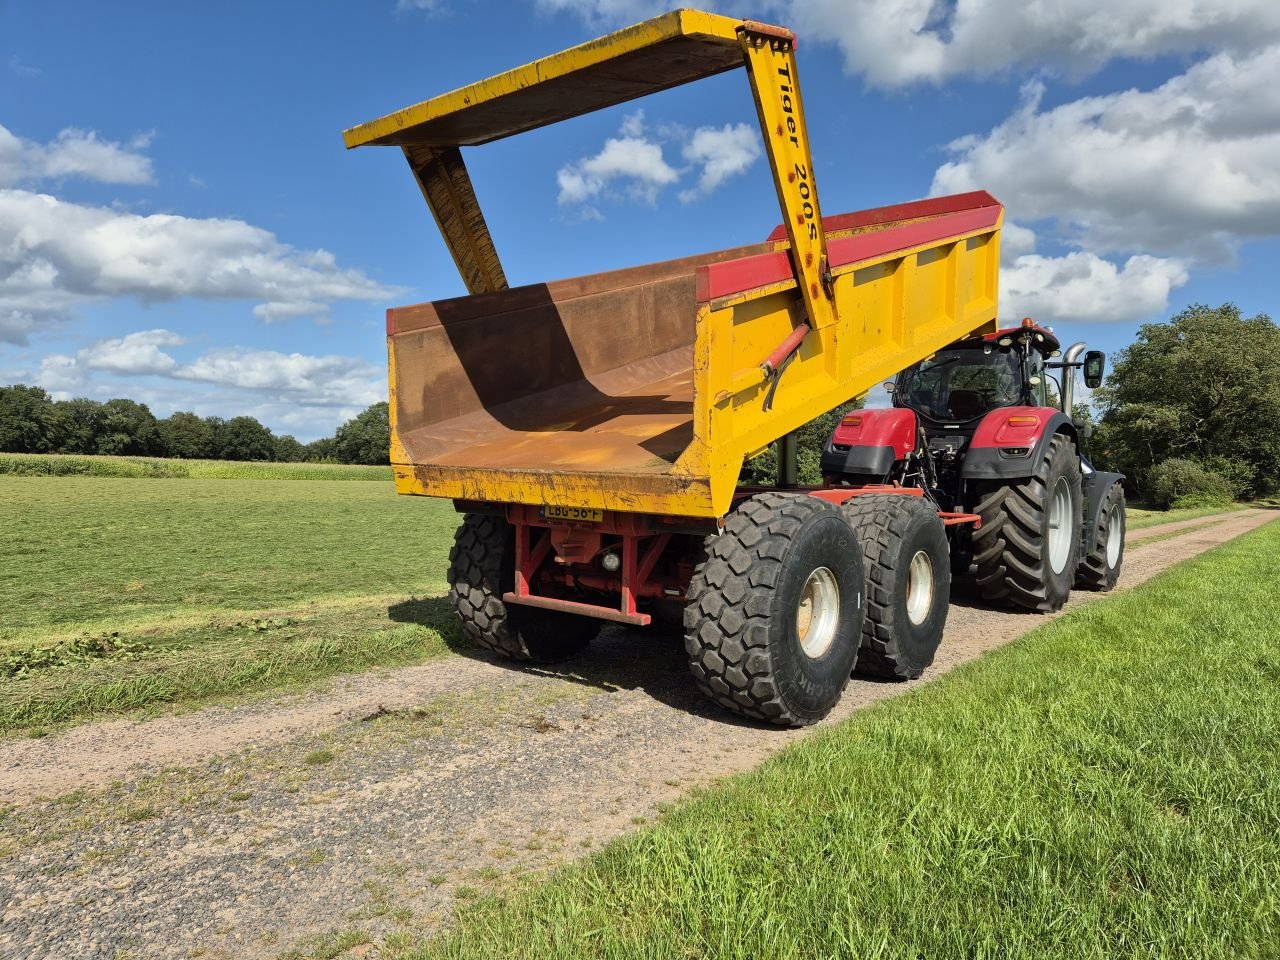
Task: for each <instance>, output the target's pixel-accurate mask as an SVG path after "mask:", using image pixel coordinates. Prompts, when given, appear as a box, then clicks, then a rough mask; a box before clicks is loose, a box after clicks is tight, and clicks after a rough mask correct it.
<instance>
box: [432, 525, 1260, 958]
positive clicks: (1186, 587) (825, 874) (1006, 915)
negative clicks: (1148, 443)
mask: <svg viewBox="0 0 1280 960" xmlns="http://www.w3.org/2000/svg"><path fill="white" fill-rule="evenodd" d="M1277 582H1280V523H1273V524H1271V525H1269V526H1268V527H1265V528H1263V529H1262V530H1260V531H1257V532H1255V533H1253V534H1250V535H1247V536H1246V537H1244V538H1242V539H1241V540H1239V541H1236V542H1234V543H1232V544H1230V545H1228V546H1226V547H1223V548H1220V549H1218V550H1215V551H1213V552H1211V553H1209V554H1206V555H1204V556H1202V557H1200V558H1198V559H1196V560H1192V561H1190V562H1188V563H1187V564H1184V565H1183V566H1180V567H1178V568H1175V569H1174V570H1172V571H1170V572H1168V573H1166V574H1164V575H1162V576H1160V577H1158V578H1156V579H1155V580H1153V581H1151V582H1150V583H1149V584H1147V585H1146V586H1144V587H1142V588H1140V589H1139V590H1137V591H1135V592H1132V593H1128V594H1121V595H1119V596H1117V597H1114V598H1111V599H1108V600H1106V601H1103V602H1101V603H1098V604H1095V605H1092V606H1089V607H1087V608H1085V609H1083V610H1081V611H1079V612H1077V613H1074V614H1070V615H1068V616H1067V617H1064V618H1063V619H1061V620H1058V621H1055V622H1053V623H1050V624H1048V625H1046V626H1045V627H1043V628H1041V629H1040V630H1038V631H1036V632H1035V633H1033V634H1030V635H1029V636H1027V637H1025V638H1024V639H1023V640H1021V641H1018V642H1017V643H1015V644H1014V645H1012V646H1011V647H1008V648H1005V649H1004V650H1001V651H998V652H996V653H993V654H991V655H989V656H988V657H986V658H984V659H983V660H980V661H977V662H975V663H972V664H970V665H968V666H966V667H962V668H960V669H958V670H957V671H955V672H954V673H952V674H950V675H948V676H946V677H943V678H941V679H939V680H938V681H936V682H934V683H931V684H929V685H927V686H923V687H921V688H920V689H919V690H918V691H916V692H914V693H913V694H911V695H908V696H905V697H901V698H897V699H895V700H891V701H888V702H884V703H881V704H879V705H877V706H874V707H871V708H869V709H867V710H865V711H862V712H860V713H858V714H855V715H854V716H853V717H852V718H850V719H849V720H847V721H845V722H844V723H842V724H839V725H837V726H834V727H832V728H830V729H828V730H826V731H823V732H820V733H818V734H816V735H814V736H812V737H810V738H807V739H806V740H804V741H801V742H800V743H799V744H797V745H795V746H794V747H792V748H790V749H788V750H786V751H784V752H783V753H782V754H780V755H779V756H778V757H776V758H775V759H774V760H772V761H770V762H768V763H766V764H765V765H764V766H763V767H762V768H760V769H759V770H757V771H755V772H753V773H751V774H747V775H744V776H740V777H737V778H734V779H733V780H731V781H729V782H727V783H726V784H724V785H723V786H720V787H716V788H714V789H710V790H707V791H705V792H703V793H702V794H700V795H698V796H697V797H695V798H694V799H693V800H691V801H689V802H687V803H684V804H682V805H680V806H679V807H677V808H676V809H675V811H674V812H671V813H668V814H667V815H665V816H664V817H663V818H662V819H661V820H660V821H659V822H658V824H657V825H656V826H654V827H652V828H650V829H647V830H644V831H642V832H640V833H639V834H637V835H634V836H632V837H630V838H628V839H625V840H623V841H620V842H617V843H613V844H610V845H609V846H608V847H606V848H605V849H604V850H602V851H601V852H600V853H599V854H597V855H596V856H595V857H593V858H592V859H591V860H589V861H587V862H586V863H585V864H583V865H579V866H576V867H571V868H568V869H565V870H563V871H561V872H560V873H558V874H557V875H556V876H554V877H553V878H552V879H551V880H550V881H548V882H545V883H543V884H540V885H535V886H531V887H528V888H527V889H525V890H524V891H523V892H522V893H519V894H517V895H514V896H509V897H505V898H503V897H499V898H484V899H479V900H474V901H472V902H470V903H464V904H462V905H461V908H460V909H461V912H460V918H459V923H458V926H457V927H456V929H455V930H454V931H453V932H452V933H451V934H450V935H448V936H446V937H445V938H444V939H442V940H439V941H436V942H434V943H431V944H429V945H428V946H427V947H425V948H424V949H423V950H422V951H421V952H420V954H419V956H421V957H456V958H463V957H504V956H521V957H538V956H545V957H551V956H554V957H563V958H574V957H582V958H588V957H590V958H596V957H640V956H643V957H741V958H746V957H770V958H796V960H799V958H809V957H846V956H847V957H858V958H864V957H865V958H873V957H876V958H890V957H892V958H904V960H905V958H913V960H914V958H919V957H1010V958H1023V957H1025V958H1044V957H1061V958H1073V960H1074V958H1110V957H1117V956H1141V957H1264V956H1271V955H1274V950H1275V947H1276V944H1277V942H1280V940H1278V939H1277V934H1278V931H1280V872H1277V870H1276V868H1275V865H1276V864H1277V863H1280V790H1277V788H1276V784H1277V783H1280V751H1277V750H1276V749H1275V744H1276V743H1277V742H1280V633H1277V631H1276V629H1275V624H1276V623H1277V622H1280V591H1276V590H1275V584H1276V583H1277ZM762 735H767V734H764V733H763V732H762Z"/></svg>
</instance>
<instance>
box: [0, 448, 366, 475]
mask: <svg viewBox="0 0 1280 960" xmlns="http://www.w3.org/2000/svg"><path fill="white" fill-rule="evenodd" d="M4 474H8V475H10V476H18V477H117V478H126V479H135V480H136V479H146V480H152V479H160V480H172V479H183V480H390V479H391V467H390V466H389V465H388V466H385V467H381V466H377V467H366V466H359V465H356V464H345V463H248V462H243V461H236V460H176V459H175V460H169V459H164V458H161V457H98V456H76V455H67V454H55V453H30V454H29V453H0V475H4Z"/></svg>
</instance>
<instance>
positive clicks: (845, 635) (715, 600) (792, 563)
mask: <svg viewBox="0 0 1280 960" xmlns="http://www.w3.org/2000/svg"><path fill="white" fill-rule="evenodd" d="M706 554H707V555H706V559H705V560H704V561H703V562H701V563H699V564H698V566H697V568H696V569H695V570H694V574H693V578H692V580H691V581H690V583H689V591H688V605H687V606H686V607H685V615H684V626H685V652H686V653H687V654H688V656H689V669H690V672H692V673H693V676H694V679H695V680H696V681H697V683H698V686H699V687H700V688H701V689H702V691H703V692H704V693H705V694H706V695H707V696H709V697H710V698H711V699H712V700H714V701H715V702H716V703H718V704H720V705H721V706H723V707H726V708H728V709H729V710H732V711H734V712H735V713H739V714H742V715H743V716H746V717H752V718H755V719H757V720H765V721H767V722H769V723H776V724H779V725H782V726H790V727H798V726H804V725H805V724H810V723H814V722H815V721H818V720H821V719H822V718H823V717H825V716H826V715H827V713H829V712H830V710H831V708H832V707H833V706H835V704H836V702H837V701H839V699H840V695H841V694H842V693H843V692H844V688H845V686H846V685H847V684H848V682H849V674H850V673H851V672H852V671H853V665H854V661H855V660H856V658H857V656H858V642H859V638H860V636H861V634H862V619H863V604H862V595H863V589H864V576H863V563H862V549H861V548H860V547H859V546H858V541H857V538H856V537H855V536H854V533H853V531H852V530H851V529H850V527H849V524H848V523H847V522H846V521H845V519H844V517H843V516H841V514H840V511H839V510H838V509H837V508H836V507H835V506H833V505H832V504H830V503H827V502H826V501H825V500H819V499H817V498H816V497H810V496H807V495H803V494H801V495H795V494H792V495H788V494H782V493H762V494H758V495H756V496H754V497H752V498H751V499H750V500H746V501H744V502H743V503H741V504H739V505H738V506H737V507H735V508H734V510H733V512H732V513H730V514H729V516H728V517H727V518H726V520H725V525H724V532H723V533H722V534H720V535H719V536H712V537H708V538H707V541H706Z"/></svg>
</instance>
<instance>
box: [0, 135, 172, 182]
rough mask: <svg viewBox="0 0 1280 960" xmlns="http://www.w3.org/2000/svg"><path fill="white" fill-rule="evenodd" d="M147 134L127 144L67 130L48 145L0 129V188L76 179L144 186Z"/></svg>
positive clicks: (148, 175)
mask: <svg viewBox="0 0 1280 960" xmlns="http://www.w3.org/2000/svg"><path fill="white" fill-rule="evenodd" d="M150 143H151V134H139V135H138V136H136V137H134V138H133V139H132V140H130V141H129V142H128V143H117V142H115V141H112V140H100V139H99V138H98V135H97V134H96V133H94V132H93V131H92V130H77V129H75V128H74V127H68V128H67V129H65V130H63V131H62V132H61V133H59V134H58V136H57V137H56V138H55V139H54V140H52V141H51V142H49V143H36V142H35V141H32V140H27V139H25V138H23V137H19V136H17V135H15V134H14V133H12V132H11V131H10V130H9V129H8V128H6V127H4V126H0V186H8V185H12V184H16V183H33V182H36V181H39V180H56V179H61V178H66V177H77V178H80V179H83V180H96V181H98V182H100V183H119V184H132V185H140V184H148V183H151V182H152V180H153V175H152V170H151V159H150V158H149V157H147V156H145V155H144V154H143V153H142V151H143V150H145V149H146V148H147V147H148V146H149V145H150Z"/></svg>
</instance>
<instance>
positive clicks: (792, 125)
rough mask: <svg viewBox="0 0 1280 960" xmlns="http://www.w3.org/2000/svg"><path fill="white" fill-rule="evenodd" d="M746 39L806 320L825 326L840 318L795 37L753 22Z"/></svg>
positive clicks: (754, 90)
mask: <svg viewBox="0 0 1280 960" xmlns="http://www.w3.org/2000/svg"><path fill="white" fill-rule="evenodd" d="M741 40H742V50H743V54H744V56H745V58H746V62H747V74H748V76H749V77H750V79H751V92H752V95H753V96H754V98H755V102H756V111H757V113H758V115H759V117H760V130H761V132H762V133H763V134H764V144H765V153H766V154H767V155H768V157H769V168H770V169H771V170H772V172H773V183H774V188H775V189H776V190H777V194H778V205H779V206H780V207H781V208H782V222H783V224H784V225H785V226H786V230H787V238H788V240H789V242H790V249H791V262H792V265H793V267H794V269H795V275H796V278H797V279H798V281H799V284H800V294H801V297H802V298H803V300H804V305H805V314H806V316H805V317H803V318H801V322H803V321H804V320H805V319H807V320H808V323H809V326H810V327H813V328H818V327H825V326H827V325H829V324H830V323H832V322H833V320H834V319H835V314H834V312H833V310H832V303H831V288H830V275H829V271H828V266H827V237H826V234H825V233H824V232H823V230H822V210H821V208H820V207H819V205H818V186H817V176H816V171H815V170H814V168H813V156H812V154H811V153H810V150H809V131H808V127H807V125H806V124H805V119H804V106H803V104H802V102H801V100H800V74H799V71H798V69H797V67H796V57H795V42H794V40H792V39H789V36H783V37H780V36H778V35H777V33H776V31H772V30H771V31H769V32H758V31H755V30H752V29H751V28H750V26H748V27H747V28H745V29H743V31H742V33H741ZM774 345H775V346H776V345H777V342H776V341H775V344H774Z"/></svg>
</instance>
